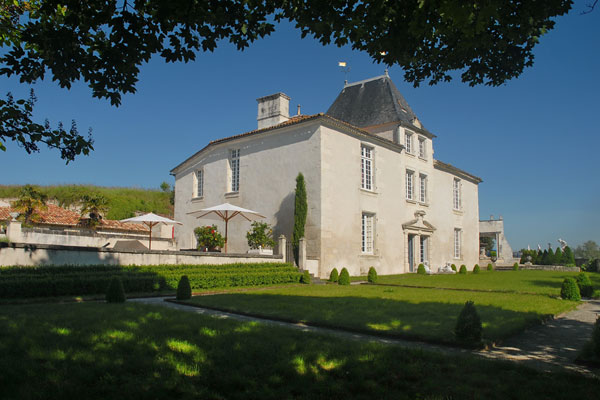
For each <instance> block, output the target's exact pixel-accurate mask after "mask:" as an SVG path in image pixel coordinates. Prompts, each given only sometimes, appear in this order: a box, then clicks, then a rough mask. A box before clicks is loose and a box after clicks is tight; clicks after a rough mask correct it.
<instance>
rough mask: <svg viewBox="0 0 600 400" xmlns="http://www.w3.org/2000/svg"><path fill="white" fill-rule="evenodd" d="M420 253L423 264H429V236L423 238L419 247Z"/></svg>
mask: <svg viewBox="0 0 600 400" xmlns="http://www.w3.org/2000/svg"><path fill="white" fill-rule="evenodd" d="M419 250H420V251H419V253H420V256H421V261H420V262H422V263H425V262H427V236H421V243H420V246H419Z"/></svg>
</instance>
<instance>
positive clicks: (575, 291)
mask: <svg viewBox="0 0 600 400" xmlns="http://www.w3.org/2000/svg"><path fill="white" fill-rule="evenodd" d="M560 297H562V298H563V299H565V300H573V301H579V300H581V294H580V293H579V286H577V282H576V281H575V279H573V278H565V280H564V281H563V283H562V286H561V288H560Z"/></svg>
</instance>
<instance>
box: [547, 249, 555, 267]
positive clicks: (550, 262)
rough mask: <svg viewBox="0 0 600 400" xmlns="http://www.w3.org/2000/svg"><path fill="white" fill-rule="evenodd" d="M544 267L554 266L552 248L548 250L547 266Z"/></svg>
mask: <svg viewBox="0 0 600 400" xmlns="http://www.w3.org/2000/svg"><path fill="white" fill-rule="evenodd" d="M546 265H554V251H552V247H551V248H549V249H548V264H546Z"/></svg>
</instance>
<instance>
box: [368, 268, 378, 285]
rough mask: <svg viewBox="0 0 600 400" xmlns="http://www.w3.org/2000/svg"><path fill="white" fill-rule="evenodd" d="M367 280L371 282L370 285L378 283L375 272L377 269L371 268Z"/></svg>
mask: <svg viewBox="0 0 600 400" xmlns="http://www.w3.org/2000/svg"><path fill="white" fill-rule="evenodd" d="M367 280H368V281H369V283H377V271H376V270H375V267H371V268H369V274H368V275H367Z"/></svg>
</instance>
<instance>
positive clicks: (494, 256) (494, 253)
mask: <svg viewBox="0 0 600 400" xmlns="http://www.w3.org/2000/svg"><path fill="white" fill-rule="evenodd" d="M490 259H491V260H492V262H496V260H497V259H498V256H497V255H496V250H492V251H490Z"/></svg>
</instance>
